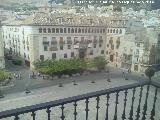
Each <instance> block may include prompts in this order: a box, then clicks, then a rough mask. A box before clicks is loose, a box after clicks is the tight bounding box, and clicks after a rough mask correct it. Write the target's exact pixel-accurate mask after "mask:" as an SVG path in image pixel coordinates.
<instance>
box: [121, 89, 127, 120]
mask: <svg viewBox="0 0 160 120" xmlns="http://www.w3.org/2000/svg"><path fill="white" fill-rule="evenodd" d="M124 94H125V98H124V109H123V114H122V120H125V119H126V103H127V94H128V90H125V92H124Z"/></svg>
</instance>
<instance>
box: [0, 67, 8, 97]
mask: <svg viewBox="0 0 160 120" xmlns="http://www.w3.org/2000/svg"><path fill="white" fill-rule="evenodd" d="M9 76H10V73H9V72H7V71H4V70H0V87H1V86H2V83H3V82H4V81H5V80H6V79H7V78H9ZM1 97H3V95H2V92H1V89H0V98H1Z"/></svg>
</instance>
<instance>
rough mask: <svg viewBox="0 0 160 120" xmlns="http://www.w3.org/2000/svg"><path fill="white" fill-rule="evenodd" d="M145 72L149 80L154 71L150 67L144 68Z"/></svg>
mask: <svg viewBox="0 0 160 120" xmlns="http://www.w3.org/2000/svg"><path fill="white" fill-rule="evenodd" d="M145 74H146V76H147V77H148V78H149V80H151V78H152V77H153V76H154V74H155V71H154V70H153V69H152V68H150V67H149V68H147V69H146V70H145Z"/></svg>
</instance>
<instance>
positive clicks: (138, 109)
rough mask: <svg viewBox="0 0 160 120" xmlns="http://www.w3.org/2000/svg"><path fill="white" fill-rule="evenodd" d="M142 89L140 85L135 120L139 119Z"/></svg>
mask: <svg viewBox="0 0 160 120" xmlns="http://www.w3.org/2000/svg"><path fill="white" fill-rule="evenodd" d="M142 91H143V86H141V88H140V95H139V103H138V108H137V115H136V120H139V118H140V111H141V100H142Z"/></svg>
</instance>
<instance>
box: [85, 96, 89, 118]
mask: <svg viewBox="0 0 160 120" xmlns="http://www.w3.org/2000/svg"><path fill="white" fill-rule="evenodd" d="M85 103H86V109H85V111H86V120H88V111H89V109H88V103H89V98H86V101H85Z"/></svg>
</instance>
